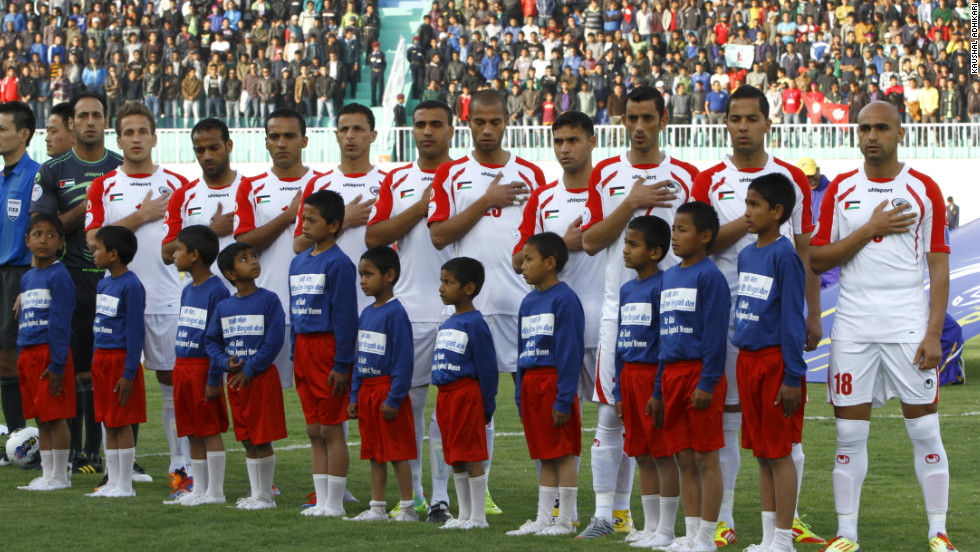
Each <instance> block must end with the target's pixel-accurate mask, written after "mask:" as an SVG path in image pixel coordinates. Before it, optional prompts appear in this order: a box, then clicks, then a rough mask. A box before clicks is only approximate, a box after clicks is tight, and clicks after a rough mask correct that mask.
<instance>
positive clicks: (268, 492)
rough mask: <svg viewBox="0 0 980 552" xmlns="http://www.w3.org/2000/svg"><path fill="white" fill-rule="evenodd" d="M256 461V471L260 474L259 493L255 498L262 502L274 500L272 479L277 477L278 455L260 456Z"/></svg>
mask: <svg viewBox="0 0 980 552" xmlns="http://www.w3.org/2000/svg"><path fill="white" fill-rule="evenodd" d="M255 462H256V465H255V471H256V472H258V475H259V478H258V479H259V481H258V483H259V494H258V495H256V497H255V498H256V499H258V500H259V501H260V502H273V496H272V480H273V479H275V477H276V455H275V454H273V455H271V456H266V457H265V458H259V459H258V460H256V461H255Z"/></svg>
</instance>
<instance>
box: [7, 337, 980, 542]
mask: <svg viewBox="0 0 980 552" xmlns="http://www.w3.org/2000/svg"><path fill="white" fill-rule="evenodd" d="M966 364H967V367H968V368H967V383H966V385H961V386H955V387H947V388H943V389H942V391H941V393H940V395H941V407H940V414H941V416H942V418H941V424H942V431H943V441H944V442H945V445H946V450H947V452H948V455H949V459H950V471H951V476H952V480H951V485H950V496H949V522H948V530H949V533H950V536H951V539H952V542H953V543H954V544H955V545H956V546H958V547H959V550H960V551H971V550H980V545H978V542H977V541H976V540H974V538H975V534H974V533H973V531H972V528H973V527H974V526H975V523H976V521H977V520H980V470H978V469H977V465H976V462H977V458H978V453H980V448H978V440H980V393H977V386H978V385H980V384H978V382H980V338H978V339H973V340H972V341H971V342H970V343H969V344H968V346H967V349H966ZM157 389H158V387H157V385H156V383H155V382H154V381H153V376H152V375H150V376H149V377H148V379H147V403H148V404H147V406H148V418H149V420H150V421H149V422H148V423H147V424H146V425H145V426H144V428H143V430H142V431H141V432H140V442H139V446H138V447H137V459H138V461H139V462H140V463H141V464H142V465H143V467H144V468H146V470H147V471H148V472H149V473H150V474H151V475H153V477H154V482H153V483H137V484H136V485H135V488H136V492H137V496H136V498H132V499H115V500H109V499H91V498H86V497H84V496H83V495H84V494H85V493H87V492H91V490H92V488H93V487H94V486H95V485H96V484H97V483H98V481H99V479H100V478H101V475H99V476H95V475H89V476H83V475H77V476H75V478H74V483H73V484H74V487H73V488H72V489H71V490H69V491H61V492H52V493H30V492H25V491H18V490H17V489H16V486H17V485H25V484H27V483H28V482H29V481H30V480H31V479H32V478H34V477H36V476H37V473H38V472H28V471H22V470H18V469H15V468H13V467H6V468H0V526H3V527H5V531H4V532H3V535H2V536H0V541H2V542H3V545H4V548H5V549H6V550H53V549H75V550H85V549H90V550H99V549H101V550H134V549H139V550H144V551H148V550H168V551H169V550H191V549H195V550H212V551H213V550H225V549H228V550H232V549H244V548H246V547H248V548H250V549H259V550H261V549H273V550H291V549H301V550H308V549H314V548H332V547H334V546H340V547H343V550H345V551H355V550H365V551H371V552H378V551H381V550H399V551H401V550H413V549H424V550H454V551H458V550H467V549H469V550H475V549H481V548H483V547H487V548H483V549H484V550H527V549H528V548H531V547H533V549H534V550H593V549H595V550H612V549H617V550H627V548H626V545H625V544H624V543H623V542H622V539H623V536H622V535H616V536H611V537H607V538H605V539H600V540H598V541H573V540H572V539H571V538H552V537H548V538H546V537H536V536H528V537H506V536H505V535H504V532H505V531H508V530H510V529H514V528H516V527H518V526H520V524H521V523H523V521H524V520H525V519H526V518H530V517H533V516H534V512H535V508H536V504H535V502H536V497H537V492H536V490H537V489H536V487H537V483H536V481H535V471H534V465H533V464H532V463H531V461H530V460H529V459H528V455H527V447H526V444H525V441H524V437H523V435H522V433H521V427H520V422H519V420H518V417H517V413H516V408H515V406H514V403H513V400H512V399H511V397H513V384H512V383H511V381H510V379H509V378H502V379H501V386H500V393H499V395H498V411H497V418H496V420H497V422H496V423H497V440H496V445H495V451H494V463H493V469H492V472H491V476H490V490H491V492H492V494H493V497H494V500H495V501H496V502H497V504H498V505H499V506H500V507H501V508H502V509H503V511H504V513H503V514H502V515H498V516H489V518H488V519H489V522H490V529H489V530H486V531H472V532H459V531H452V532H447V531H439V530H437V529H436V527H435V526H433V525H430V524H427V523H419V524H376V523H375V524H372V523H368V524H356V523H350V522H344V521H341V520H339V519H323V518H307V517H303V516H301V515H300V514H299V506H300V505H301V504H303V503H304V502H306V498H305V497H306V495H307V493H309V492H310V491H312V480H311V478H310V468H309V449H308V445H307V440H306V437H305V432H304V428H303V418H302V414H301V412H300V408H299V401H298V399H297V397H296V392H295V390H292V389H290V390H287V391H286V392H285V397H286V413H287V423H288V428H289V435H290V436H289V438H287V439H285V440H284V441H281V442H278V443H276V446H277V449H278V452H277V454H276V456H277V469H276V479H275V481H276V484H277V486H278V487H279V489H280V490H281V491H282V494H281V496H279V497H278V499H277V503H278V505H279V507H278V508H277V509H276V510H265V511H259V512H241V511H238V510H235V509H229V508H227V507H225V506H202V507H196V508H182V507H174V506H171V507H167V506H164V505H162V504H161V502H162V501H163V500H164V499H165V498H166V495H167V493H168V492H169V487H168V485H167V473H166V471H167V466H168V459H167V455H166V450H167V447H166V442H165V439H164V436H163V432H162V431H161V430H160V428H159V423H160V410H159V405H160V393H159V391H157ZM809 395H810V398H811V402H810V403H809V405H807V411H806V415H807V420H806V424H805V426H804V437H803V447H804V452H805V453H806V474H805V477H804V479H803V490H802V493H801V497H800V512H801V513H802V514H805V515H806V520H807V521H808V522H810V523H811V524H812V525H813V529H814V531H815V532H816V533H817V534H819V535H821V536H823V537H828V538H829V537H832V536H833V533H834V531H835V530H836V527H837V520H836V515H835V513H834V502H833V492H832V487H831V469H832V467H833V459H834V448H835V433H834V423H833V418H832V416H833V413H832V410H831V408H830V407H829V406H828V405H827V404H826V403H825V402H824V400H823V399H824V396H825V389H824V387H823V386H822V385H817V384H813V385H810V387H809ZM434 398H435V390H434V388H433V390H432V391H431V392H430V396H429V403H428V410H429V411H430V410H431V408H432V405H434V403H435V400H434ZM595 423H596V408H595V406H594V405H586V406H585V411H584V415H583V426H584V428H585V430H584V431H583V433H582V451H583V456H582V469H581V471H580V476H579V477H580V479H579V489H580V492H579V500H578V508H579V516H580V518H581V519H582V521H583V522H587V521H588V519H589V517H590V516H591V514H592V511H593V507H594V502H593V499H594V497H593V494H592V484H591V481H592V477H591V470H590V468H589V452H588V451H589V446H590V445H591V442H592V430H593V428H594V427H595ZM358 440H359V437H358V434H357V424H356V423H352V424H351V432H350V441H351V442H357V441H358ZM225 446H226V448H227V450H228V451H229V454H228V468H227V477H226V481H225V491H226V494H227V496H228V498H229V501H230V504H233V503H234V501H235V499H237V498H238V497H240V496H243V495H244V494H245V493H246V492H247V491H248V482H247V477H246V473H245V456H244V454H243V453H242V449H241V446H240V445H238V444H237V443H235V442H234V439H233V437H232V435H231V434H228V435H226V436H225ZM423 448H424V451H423V453H424V486H425V488H426V490H427V491H428V489H429V488H430V481H429V469H428V448H427V446H424V447H423ZM868 449H869V452H870V469H869V473H868V477H867V480H866V481H865V484H864V492H863V496H862V509H861V518H860V532H861V544H862V547H863V549H864V550H866V551H868V552H877V551H896V552H897V551H924V550H927V549H928V546H927V544H926V530H927V525H926V516H925V510H924V506H923V502H922V493H921V491H920V489H919V484H918V482H917V481H916V478H915V473H914V471H913V464H912V454H911V453H912V446H911V444H910V443H909V440H908V436H907V435H906V433H905V425H904V423H903V422H902V419H901V413H900V409H899V405H898V403H897V402H895V401H893V402H891V403H890V404H888V405H887V406H886V407H885V408H881V409H878V410H876V411H875V413H874V419H873V423H872V426H871V438H870V443H869V444H868ZM350 452H351V470H350V477H349V479H348V486H349V488H350V489H351V490H352V491H353V492H354V494H355V495H356V496H357V497H358V498H360V499H361V503H360V504H348V505H347V506H346V507H347V512H348V514H349V515H355V514H357V513H358V512H360V511H361V509H363V508H365V507H366V504H367V500H368V498H369V496H370V483H369V478H368V463H367V462H364V461H360V460H358V456H359V448H358V447H357V446H351V447H350ZM637 485H638V483H637ZM388 486H389V488H388V493H387V496H388V504H389V507H393V506H394V505H395V504H396V503H397V493H396V491H395V484H394V478H393V477H391V478H389V485H388ZM450 496H452V497H454V501H455V494H454V493H453V490H452V484H450ZM632 506H633V513H634V516H635V519H636V520H637V521H638V523H639V525H641V526H642V518H643V513H642V507H641V506H640V497H639V494H638V488H635V489H634V493H633V504H632ZM455 509H456V507H455V505H453V506H452V510H453V511H455ZM682 516H683V513H682V512H680V513H678V519H679V523H678V529H680V530H683V518H682ZM735 520H736V529H737V531H738V544H736V545H734V546H732V547H731V548H732V549H733V550H738V551H740V550H742V549H743V548H744V547H745V546H747V545H748V544H751V543H753V542H758V541H759V538H760V536H761V529H760V521H759V499H758V492H757V470H756V463H755V461H754V459H753V458H752V457H751V455H750V454H747V453H746V452H745V451H743V453H742V470H741V472H740V473H739V479H738V491H737V493H736V495H735ZM471 547H472V548H471ZM797 549H798V550H800V551H817V550H819V549H820V546H819V545H798V546H797Z"/></svg>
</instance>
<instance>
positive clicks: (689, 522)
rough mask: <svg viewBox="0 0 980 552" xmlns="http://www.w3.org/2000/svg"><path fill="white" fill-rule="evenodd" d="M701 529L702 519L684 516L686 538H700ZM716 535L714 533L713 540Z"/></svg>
mask: <svg viewBox="0 0 980 552" xmlns="http://www.w3.org/2000/svg"><path fill="white" fill-rule="evenodd" d="M700 528H701V518H700V517H687V516H684V536H685V537H687V538H689V539H695V538H697V536H698V530H700ZM713 537H714V533H712V538H713Z"/></svg>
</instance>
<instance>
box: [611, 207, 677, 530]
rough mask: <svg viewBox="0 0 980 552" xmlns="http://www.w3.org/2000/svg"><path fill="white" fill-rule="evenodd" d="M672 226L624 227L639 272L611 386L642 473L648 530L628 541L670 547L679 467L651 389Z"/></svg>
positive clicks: (623, 298)
mask: <svg viewBox="0 0 980 552" xmlns="http://www.w3.org/2000/svg"><path fill="white" fill-rule="evenodd" d="M669 243H670V226H669V225H668V224H667V222H666V221H665V220H663V219H662V218H660V217H656V216H650V215H647V216H640V217H636V218H634V219H633V220H631V221H630V222H629V223H628V224H627V225H626V233H625V237H624V238H623V257H625V265H626V268H629V269H632V270H635V271H636V278H635V279H632V280H629V281H628V282H626V283H625V284H623V287H622V288H621V289H620V292H619V336H618V338H617V340H616V364H615V366H616V377H615V383H614V385H613V390H612V392H613V397H614V398H615V401H616V403H615V405H614V406H615V409H616V415H617V417H619V419H621V420H622V421H623V427H624V428H625V430H626V435H625V448H624V450H625V452H626V454H627V455H628V456H630V457H632V458H636V464H637V466H639V468H640V491H641V498H642V501H643V514H644V518H645V522H646V523H645V525H644V527H643V531H637V532H633V533H630V534H629V535H628V536H627V537H626V540H627V542H637V543H638V544H637V546H638V547H644V548H656V547H666V546H669V545H670V544H671V542H673V540H674V521H675V520H676V518H677V506H678V503H679V501H680V498H679V496H678V493H679V489H678V480H677V464H676V463H675V462H674V458H673V457H672V456H671V455H670V454H669V453H668V452H667V446H666V444H665V443H664V436H663V431H662V430H661V429H660V428H658V427H657V426H656V425H655V424H654V418H653V406H652V404H651V403H652V402H653V388H654V384H655V380H656V375H657V370H658V367H659V363H660V360H659V355H660V286H661V283H662V280H663V273H662V272H660V269H659V268H658V266H657V264H658V263H659V262H660V261H661V260H663V258H664V256H665V255H666V254H667V247H668V245H669Z"/></svg>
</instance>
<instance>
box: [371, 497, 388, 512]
mask: <svg viewBox="0 0 980 552" xmlns="http://www.w3.org/2000/svg"><path fill="white" fill-rule="evenodd" d="M368 508H370V509H371V510H372V511H373V512H374V513H376V514H381V515H383V516H386V515H388V504H387V503H386V502H385V501H384V500H372V501H371V502H368Z"/></svg>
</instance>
